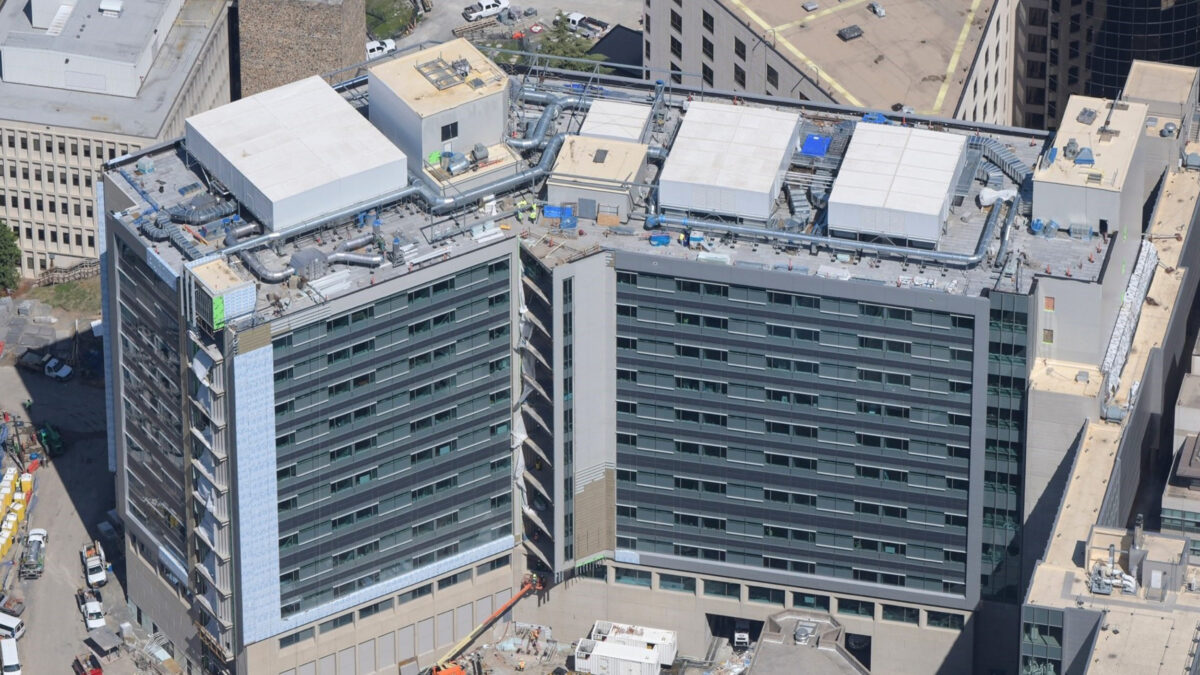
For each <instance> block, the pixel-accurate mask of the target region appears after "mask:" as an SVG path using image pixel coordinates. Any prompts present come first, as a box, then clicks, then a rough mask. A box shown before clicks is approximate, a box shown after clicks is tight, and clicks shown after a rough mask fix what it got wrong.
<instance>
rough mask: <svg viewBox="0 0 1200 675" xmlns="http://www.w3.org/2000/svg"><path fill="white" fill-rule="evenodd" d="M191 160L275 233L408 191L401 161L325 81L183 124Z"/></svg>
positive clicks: (250, 100) (247, 100)
mask: <svg viewBox="0 0 1200 675" xmlns="http://www.w3.org/2000/svg"><path fill="white" fill-rule="evenodd" d="M186 127H187V129H186V136H185V142H186V143H187V149H188V152H190V153H191V154H192V156H194V157H195V158H196V159H198V160H199V161H200V163H201V164H203V165H204V168H206V169H207V170H208V171H209V173H211V174H212V175H213V176H214V177H215V178H217V180H219V181H221V182H222V183H224V184H225V186H226V187H227V188H229V191H230V192H232V193H233V194H234V195H235V196H236V197H237V198H238V201H239V202H241V204H242V206H244V207H246V208H247V209H249V210H250V211H251V212H252V213H253V214H254V215H255V216H256V217H257V218H258V219H259V221H261V222H262V224H263V225H264V226H265V227H266V228H267V229H268V230H271V231H273V232H278V231H281V230H286V229H288V228H290V227H292V226H294V225H298V224H300V223H303V222H305V221H307V220H311V219H313V218H316V217H319V216H322V215H324V214H327V213H332V212H335V211H338V210H341V209H345V208H348V207H353V206H355V205H358V204H365V203H366V202H369V201H370V200H372V199H374V198H377V197H381V196H383V195H385V194H388V193H389V192H393V191H395V190H399V189H400V188H403V187H404V186H405V185H407V184H408V173H407V165H406V161H405V157H404V153H402V152H400V150H399V149H398V148H397V147H396V146H395V145H393V144H392V142H391V141H389V140H388V139H387V138H385V137H384V135H383V134H382V133H380V132H379V130H378V129H376V128H375V127H373V126H371V123H370V122H368V121H367V120H366V118H364V117H363V116H362V115H361V114H359V113H358V111H356V110H355V109H354V108H353V107H351V105H350V104H349V103H347V102H346V100H345V99H343V98H342V97H341V96H340V95H338V94H337V93H336V92H335V91H334V90H333V89H332V88H331V87H330V86H329V85H328V84H326V83H325V81H324V80H322V79H321V78H320V77H316V76H314V77H310V78H307V79H304V80H299V81H297V82H293V83H291V84H286V85H284V86H282V87H278V88H276V89H271V90H268V91H264V92H262V93H259V94H255V95H254V96H251V97H249V98H244V99H241V100H240V101H235V102H233V103H229V104H227V105H223V106H221V107H219V108H214V109H213V110H210V111H208V112H204V113H200V114H199V115H196V116H194V117H190V118H188V120H187V123H186Z"/></svg>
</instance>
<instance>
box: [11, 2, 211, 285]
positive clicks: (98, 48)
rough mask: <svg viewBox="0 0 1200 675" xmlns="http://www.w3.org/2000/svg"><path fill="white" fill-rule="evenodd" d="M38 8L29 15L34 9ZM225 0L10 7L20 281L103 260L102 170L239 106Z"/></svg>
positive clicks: (15, 216)
mask: <svg viewBox="0 0 1200 675" xmlns="http://www.w3.org/2000/svg"><path fill="white" fill-rule="evenodd" d="M27 9H28V11H27ZM226 9H227V4H226V3H225V2H222V1H220V0H188V1H187V2H182V1H181V0H161V1H157V2H120V1H116V2H110V1H108V0H105V1H104V2H99V1H98V0H79V1H78V2H74V1H72V2H55V1H54V0H45V1H44V2H43V1H42V0H37V1H35V2H32V3H21V2H9V3H6V4H5V5H4V6H3V8H0V61H2V62H3V63H2V65H0V219H2V220H4V221H5V222H6V223H7V224H8V226H9V227H11V228H13V231H14V232H15V233H16V234H17V237H18V241H19V244H20V247H21V267H20V272H21V275H22V276H25V277H36V276H37V275H39V274H41V273H43V272H45V271H46V270H47V269H49V268H51V267H70V266H72V265H75V264H77V263H79V262H81V261H85V260H94V259H95V258H96V257H97V255H98V251H99V241H98V237H99V235H98V230H97V226H96V222H97V219H98V218H97V216H98V211H99V209H98V208H97V206H96V201H95V191H96V190H95V185H94V183H95V182H97V181H98V180H99V176H100V171H99V169H100V166H101V164H102V163H103V162H105V161H107V160H112V159H114V158H116V157H120V156H125V155H128V154H130V153H132V152H135V151H137V150H138V149H139V148H142V147H145V146H148V145H153V144H155V143H157V142H159V141H161V140H163V139H169V138H175V137H177V136H179V135H180V134H181V133H183V120H184V118H186V117H188V116H190V115H193V114H195V113H197V112H200V111H203V110H207V109H209V108H211V107H213V106H215V105H219V104H221V103H224V102H227V101H228V100H229V40H228V25H227V17H226Z"/></svg>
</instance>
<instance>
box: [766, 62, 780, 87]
mask: <svg viewBox="0 0 1200 675" xmlns="http://www.w3.org/2000/svg"><path fill="white" fill-rule="evenodd" d="M767 84H768V85H770V86H772V87H778V86H779V71H777V70H775V69H774V68H772V67H771V66H767Z"/></svg>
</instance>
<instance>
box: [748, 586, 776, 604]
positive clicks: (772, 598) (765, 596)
mask: <svg viewBox="0 0 1200 675" xmlns="http://www.w3.org/2000/svg"><path fill="white" fill-rule="evenodd" d="M748 592H749V595H748V598H749V600H750V602H764V603H767V604H771V605H783V596H784V592H783V589H782V588H766V587H765V586H750V587H749V591H748Z"/></svg>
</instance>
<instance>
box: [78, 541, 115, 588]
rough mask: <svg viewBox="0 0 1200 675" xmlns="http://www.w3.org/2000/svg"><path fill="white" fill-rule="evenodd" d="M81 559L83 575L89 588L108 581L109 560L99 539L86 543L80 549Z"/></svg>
mask: <svg viewBox="0 0 1200 675" xmlns="http://www.w3.org/2000/svg"><path fill="white" fill-rule="evenodd" d="M79 561H80V562H81V563H83V576H84V577H86V578H87V585H88V587H89V588H98V587H100V586H103V585H104V584H106V583H108V572H107V571H106V568H107V567H108V560H107V559H105V557H104V547H102V546H101V545H100V542H99V541H90V542H87V543H85V544H84V545H83V546H82V547H81V548H80V549H79Z"/></svg>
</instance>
